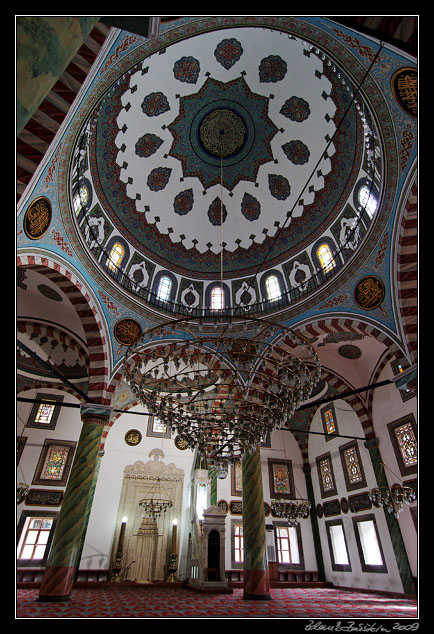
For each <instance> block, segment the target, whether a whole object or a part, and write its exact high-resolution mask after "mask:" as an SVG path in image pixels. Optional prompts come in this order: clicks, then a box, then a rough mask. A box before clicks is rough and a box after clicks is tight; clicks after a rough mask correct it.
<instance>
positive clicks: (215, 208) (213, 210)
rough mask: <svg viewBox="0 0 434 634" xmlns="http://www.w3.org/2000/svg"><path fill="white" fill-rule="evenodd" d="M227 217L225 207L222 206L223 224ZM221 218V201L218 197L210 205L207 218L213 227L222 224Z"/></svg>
mask: <svg viewBox="0 0 434 634" xmlns="http://www.w3.org/2000/svg"><path fill="white" fill-rule="evenodd" d="M227 215H228V212H227V211H226V207H225V205H223V222H224V221H225V220H226V216H227ZM221 217H222V209H221V200H220V198H219V197H217V198H214V200H213V201H212V203H211V205H210V206H209V209H208V218H209V221H210V223H211V224H212V225H214V226H215V227H216V226H217V227H219V226H220V225H221V224H222V222H221Z"/></svg>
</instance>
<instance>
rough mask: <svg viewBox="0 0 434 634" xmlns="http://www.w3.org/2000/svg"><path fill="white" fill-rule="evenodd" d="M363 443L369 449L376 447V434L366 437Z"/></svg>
mask: <svg viewBox="0 0 434 634" xmlns="http://www.w3.org/2000/svg"><path fill="white" fill-rule="evenodd" d="M363 444H364V445H365V447H366V449H368V450H369V451H371V450H372V449H378V444H379V442H378V438H377V437H376V436H373V437H372V438H367V439H366V440H365V442H364V443H363Z"/></svg>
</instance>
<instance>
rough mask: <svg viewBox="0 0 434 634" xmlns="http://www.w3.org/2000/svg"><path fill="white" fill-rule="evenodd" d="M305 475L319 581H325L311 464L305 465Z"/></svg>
mask: <svg viewBox="0 0 434 634" xmlns="http://www.w3.org/2000/svg"><path fill="white" fill-rule="evenodd" d="M303 472H304V477H305V478H306V489H307V497H308V499H309V502H310V507H311V508H310V521H311V524H312V534H313V543H314V547H315V557H316V565H317V567H318V579H319V581H325V580H326V579H325V569H324V559H323V556H322V548H321V538H320V535H319V527H318V518H317V516H316V502H315V496H314V493H313V486H312V476H311V468H310V465H309V464H307V465H304V466H303Z"/></svg>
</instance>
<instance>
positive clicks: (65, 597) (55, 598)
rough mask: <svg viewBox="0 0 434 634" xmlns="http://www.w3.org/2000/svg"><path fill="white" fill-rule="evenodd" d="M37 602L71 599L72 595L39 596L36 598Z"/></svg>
mask: <svg viewBox="0 0 434 634" xmlns="http://www.w3.org/2000/svg"><path fill="white" fill-rule="evenodd" d="M35 601H36V602H38V603H47V602H48V601H51V602H53V601H71V597H70V596H64V597H61V596H46V597H44V596H39V597H38V598H37V599H35Z"/></svg>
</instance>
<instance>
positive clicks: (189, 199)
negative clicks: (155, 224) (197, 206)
mask: <svg viewBox="0 0 434 634" xmlns="http://www.w3.org/2000/svg"><path fill="white" fill-rule="evenodd" d="M193 203H194V196H193V190H192V189H191V188H190V189H184V191H182V192H179V194H178V195H177V196H175V199H174V201H173V210H174V212H175V213H176V214H178V215H179V216H185V214H188V212H189V211H191V210H192V209H193Z"/></svg>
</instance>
